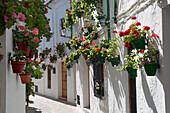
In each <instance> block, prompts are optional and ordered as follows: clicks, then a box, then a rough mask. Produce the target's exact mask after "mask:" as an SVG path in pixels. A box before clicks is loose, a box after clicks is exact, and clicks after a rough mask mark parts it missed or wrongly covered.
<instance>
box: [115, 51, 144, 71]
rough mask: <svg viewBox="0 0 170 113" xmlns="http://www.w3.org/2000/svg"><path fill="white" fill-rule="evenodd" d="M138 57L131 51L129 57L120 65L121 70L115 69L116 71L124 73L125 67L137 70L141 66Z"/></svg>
mask: <svg viewBox="0 0 170 113" xmlns="http://www.w3.org/2000/svg"><path fill="white" fill-rule="evenodd" d="M139 59H140V56H138V55H137V54H136V51H135V50H132V52H131V53H130V54H129V55H126V56H125V58H124V61H125V63H124V64H123V65H122V68H121V69H117V70H118V71H121V70H123V71H126V68H127V67H131V68H133V69H136V70H137V69H138V68H139V66H141V61H140V60H139Z"/></svg>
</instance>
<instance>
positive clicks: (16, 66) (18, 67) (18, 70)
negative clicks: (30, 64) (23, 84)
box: [11, 61, 26, 73]
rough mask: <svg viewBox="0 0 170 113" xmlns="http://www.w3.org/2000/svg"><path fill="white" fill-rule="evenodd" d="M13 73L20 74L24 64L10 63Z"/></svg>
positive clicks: (18, 62) (21, 62) (19, 62)
mask: <svg viewBox="0 0 170 113" xmlns="http://www.w3.org/2000/svg"><path fill="white" fill-rule="evenodd" d="M11 64H12V70H13V73H22V71H23V69H24V66H25V64H26V62H23V61H11Z"/></svg>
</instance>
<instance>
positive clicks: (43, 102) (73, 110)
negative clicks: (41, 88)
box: [26, 95, 83, 113]
mask: <svg viewBox="0 0 170 113" xmlns="http://www.w3.org/2000/svg"><path fill="white" fill-rule="evenodd" d="M29 101H30V102H29V107H28V108H26V110H27V112H26V113H83V112H82V111H81V110H79V109H78V108H77V107H75V106H72V105H68V104H65V103H62V102H59V101H55V100H52V99H49V98H46V97H42V96H39V95H35V96H34V97H33V96H30V98H29Z"/></svg>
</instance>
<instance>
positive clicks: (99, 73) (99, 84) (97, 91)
mask: <svg viewBox="0 0 170 113" xmlns="http://www.w3.org/2000/svg"><path fill="white" fill-rule="evenodd" d="M93 70H94V95H95V96H96V97H99V98H102V97H103V96H104V73H103V64H93Z"/></svg>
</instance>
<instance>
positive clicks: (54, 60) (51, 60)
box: [50, 55, 57, 63]
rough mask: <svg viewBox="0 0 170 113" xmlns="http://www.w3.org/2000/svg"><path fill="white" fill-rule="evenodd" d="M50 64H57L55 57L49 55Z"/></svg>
mask: <svg viewBox="0 0 170 113" xmlns="http://www.w3.org/2000/svg"><path fill="white" fill-rule="evenodd" d="M50 62H51V63H56V62H57V56H56V55H53V56H52V55H50Z"/></svg>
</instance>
